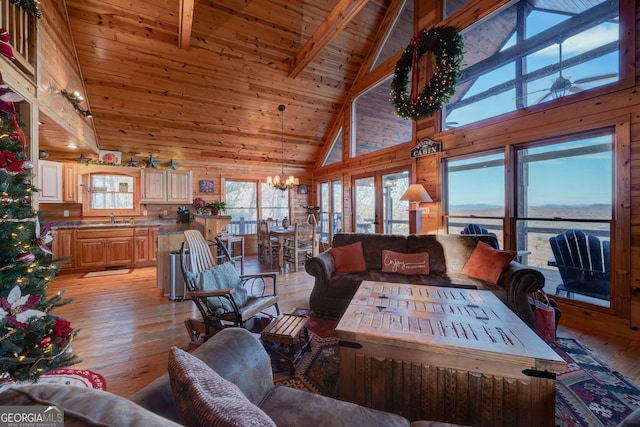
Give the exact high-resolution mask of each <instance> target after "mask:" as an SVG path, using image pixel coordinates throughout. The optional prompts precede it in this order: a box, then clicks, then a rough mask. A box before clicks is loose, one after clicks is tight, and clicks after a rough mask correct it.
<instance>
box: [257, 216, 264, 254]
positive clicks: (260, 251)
mask: <svg viewBox="0 0 640 427" xmlns="http://www.w3.org/2000/svg"><path fill="white" fill-rule="evenodd" d="M264 222H265V220H263V219H259V220H258V227H257V234H258V261H263V260H264V256H265V254H264Z"/></svg>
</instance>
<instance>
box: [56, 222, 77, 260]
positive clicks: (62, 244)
mask: <svg viewBox="0 0 640 427" xmlns="http://www.w3.org/2000/svg"><path fill="white" fill-rule="evenodd" d="M51 237H52V238H53V240H52V241H51V252H53V259H63V258H68V260H67V261H66V262H65V263H63V264H60V266H61V267H62V268H63V269H73V268H75V266H76V260H75V247H76V230H73V229H62V230H53V231H52V232H51Z"/></svg>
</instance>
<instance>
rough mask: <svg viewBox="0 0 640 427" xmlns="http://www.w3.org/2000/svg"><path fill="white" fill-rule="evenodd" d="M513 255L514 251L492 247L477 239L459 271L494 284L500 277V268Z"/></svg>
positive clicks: (505, 264) (509, 260)
mask: <svg viewBox="0 0 640 427" xmlns="http://www.w3.org/2000/svg"><path fill="white" fill-rule="evenodd" d="M515 257H516V252H515V251H501V250H499V249H494V248H492V247H491V246H489V245H487V244H486V243H484V242H482V241H480V240H479V241H478V244H477V246H476V248H475V249H474V250H473V252H472V253H471V256H470V257H469V259H468V260H467V262H466V263H465V264H464V267H462V271H461V273H464V274H466V275H468V276H471V277H475V278H476V279H481V280H484V281H486V282H490V283H493V284H494V285H495V284H496V283H497V282H498V279H499V278H500V274H501V273H502V270H503V269H504V268H505V267H506V266H507V265H509V263H510V262H511V261H513V259H514V258H515Z"/></svg>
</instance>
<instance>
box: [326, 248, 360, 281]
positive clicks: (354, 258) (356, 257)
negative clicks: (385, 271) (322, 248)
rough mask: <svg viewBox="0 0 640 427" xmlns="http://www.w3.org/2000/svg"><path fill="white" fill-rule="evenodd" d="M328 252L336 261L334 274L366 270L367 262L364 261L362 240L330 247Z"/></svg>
mask: <svg viewBox="0 0 640 427" xmlns="http://www.w3.org/2000/svg"><path fill="white" fill-rule="evenodd" d="M329 253H330V254H331V256H332V257H333V259H334V261H335V263H336V274H341V273H358V272H360V271H367V264H366V263H365V262H364V255H363V253H362V242H355V243H352V244H350V245H346V246H338V247H336V248H331V249H329Z"/></svg>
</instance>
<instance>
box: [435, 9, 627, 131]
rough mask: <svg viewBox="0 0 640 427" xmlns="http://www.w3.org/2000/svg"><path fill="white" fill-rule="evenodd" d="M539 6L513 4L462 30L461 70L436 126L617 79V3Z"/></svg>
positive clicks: (513, 108) (505, 110) (459, 123)
mask: <svg viewBox="0 0 640 427" xmlns="http://www.w3.org/2000/svg"><path fill="white" fill-rule="evenodd" d="M538 4H539V2H532V1H529V0H521V1H518V2H515V3H512V4H510V5H509V6H508V7H506V8H504V9H502V10H500V11H499V12H497V13H495V14H493V15H492V16H490V17H489V18H487V19H486V20H484V21H483V22H481V23H479V24H478V25H474V26H472V27H470V28H469V29H467V30H465V31H463V37H464V44H465V56H464V61H463V75H462V78H461V79H460V81H459V84H458V86H457V89H456V93H455V95H454V96H453V97H452V98H451V100H450V102H449V104H448V105H446V107H445V108H444V109H443V110H442V121H443V129H452V128H455V127H458V126H462V125H465V124H469V123H473V122H477V121H480V120H483V119H488V118H491V117H496V116H499V115H502V114H505V113H508V112H512V111H516V110H518V109H523V108H527V107H530V106H534V105H538V104H542V103H545V102H550V101H553V100H554V99H558V98H564V97H567V96H571V95H574V94H577V93H581V92H583V91H588V90H590V89H594V88H596V87H599V86H603V85H607V84H611V83H615V82H617V81H618V80H620V70H621V66H620V55H619V51H620V46H619V41H620V29H619V27H620V25H619V5H618V2H616V1H606V0H594V1H589V2H587V1H579V2H564V1H548V2H545V3H544V8H543V7H542V6H541V7H540V8H538V7H536V5H538ZM488 41H492V43H493V44H491V43H488Z"/></svg>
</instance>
